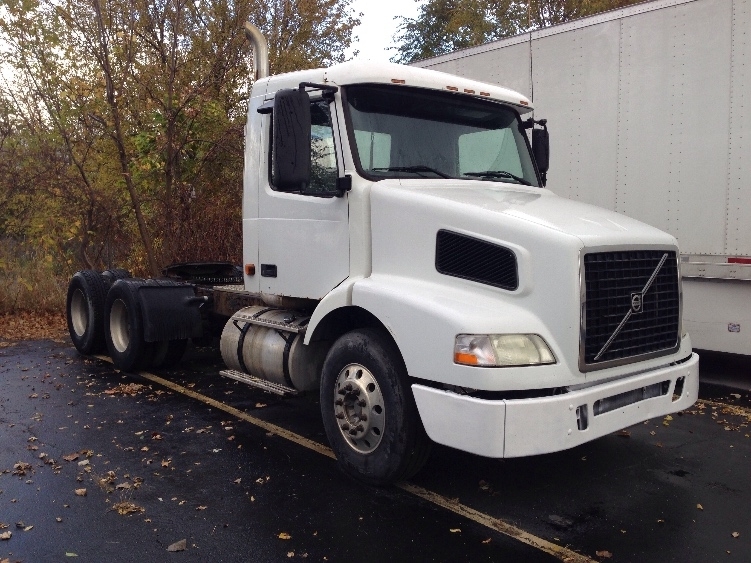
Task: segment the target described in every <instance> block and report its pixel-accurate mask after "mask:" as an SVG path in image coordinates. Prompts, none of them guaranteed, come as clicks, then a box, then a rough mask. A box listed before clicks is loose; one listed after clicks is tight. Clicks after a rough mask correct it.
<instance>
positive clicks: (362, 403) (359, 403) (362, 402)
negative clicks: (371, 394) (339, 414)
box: [357, 399, 368, 407]
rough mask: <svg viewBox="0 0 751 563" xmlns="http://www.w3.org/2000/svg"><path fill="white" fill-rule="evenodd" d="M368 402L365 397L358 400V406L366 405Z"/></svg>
mask: <svg viewBox="0 0 751 563" xmlns="http://www.w3.org/2000/svg"><path fill="white" fill-rule="evenodd" d="M367 404H368V403H366V402H365V399H360V400H359V401H357V406H358V407H364V406H365V405H367Z"/></svg>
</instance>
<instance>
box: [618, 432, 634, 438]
mask: <svg viewBox="0 0 751 563" xmlns="http://www.w3.org/2000/svg"><path fill="white" fill-rule="evenodd" d="M618 436H620V437H621V438H630V437H631V432H629V431H628V430H621V431H620V432H618Z"/></svg>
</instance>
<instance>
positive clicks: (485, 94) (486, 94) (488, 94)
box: [480, 92, 490, 96]
mask: <svg viewBox="0 0 751 563" xmlns="http://www.w3.org/2000/svg"><path fill="white" fill-rule="evenodd" d="M480 95H481V96H490V92H480Z"/></svg>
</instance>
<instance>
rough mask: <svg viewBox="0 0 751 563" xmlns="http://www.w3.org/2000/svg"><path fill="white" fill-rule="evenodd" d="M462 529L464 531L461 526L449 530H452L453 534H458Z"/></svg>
mask: <svg viewBox="0 0 751 563" xmlns="http://www.w3.org/2000/svg"><path fill="white" fill-rule="evenodd" d="M461 531H462V529H461V528H450V529H449V532H451V533H452V534H457V533H459V532H461Z"/></svg>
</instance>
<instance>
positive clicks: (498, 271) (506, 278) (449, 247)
mask: <svg viewBox="0 0 751 563" xmlns="http://www.w3.org/2000/svg"><path fill="white" fill-rule="evenodd" d="M435 267H436V270H438V271H439V272H440V273H442V274H445V275H447V276H455V277H457V278H464V279H467V280H472V281H476V282H479V283H484V284H488V285H493V286H495V287H500V288H503V289H509V290H512V291H513V290H515V289H516V288H517V287H519V275H518V273H517V269H516V256H515V255H514V253H513V252H511V251H510V250H509V249H508V248H504V247H502V246H498V245H497V244H492V243H490V242H485V241H484V240H479V239H476V238H472V237H468V236H466V235H460V234H457V233H452V232H450V231H438V235H437V237H436V248H435Z"/></svg>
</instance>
